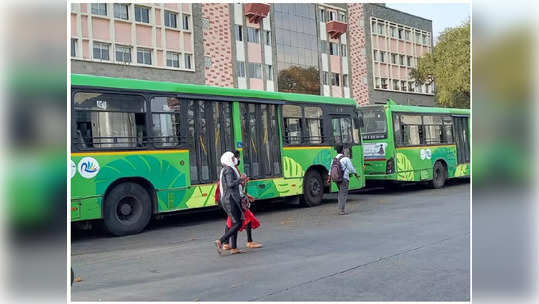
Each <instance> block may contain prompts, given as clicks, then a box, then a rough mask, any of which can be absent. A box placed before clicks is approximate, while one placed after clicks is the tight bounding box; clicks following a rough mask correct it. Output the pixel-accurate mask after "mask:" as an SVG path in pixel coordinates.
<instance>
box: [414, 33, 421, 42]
mask: <svg viewBox="0 0 539 304" xmlns="http://www.w3.org/2000/svg"><path fill="white" fill-rule="evenodd" d="M420 41H421V34H420V33H415V42H416V43H420Z"/></svg>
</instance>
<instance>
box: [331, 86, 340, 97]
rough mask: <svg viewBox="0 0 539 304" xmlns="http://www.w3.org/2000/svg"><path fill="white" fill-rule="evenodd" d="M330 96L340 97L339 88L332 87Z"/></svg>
mask: <svg viewBox="0 0 539 304" xmlns="http://www.w3.org/2000/svg"><path fill="white" fill-rule="evenodd" d="M331 96H333V97H342V93H341V87H336V86H332V87H331Z"/></svg>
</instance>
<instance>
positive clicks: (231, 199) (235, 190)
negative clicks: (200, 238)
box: [219, 167, 244, 249]
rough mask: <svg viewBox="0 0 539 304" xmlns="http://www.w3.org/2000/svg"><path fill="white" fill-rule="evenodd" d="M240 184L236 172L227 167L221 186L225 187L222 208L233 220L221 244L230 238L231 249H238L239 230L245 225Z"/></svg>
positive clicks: (221, 239)
mask: <svg viewBox="0 0 539 304" xmlns="http://www.w3.org/2000/svg"><path fill="white" fill-rule="evenodd" d="M240 183H241V180H240V178H239V177H238V176H237V174H236V172H235V171H234V169H233V168H231V167H225V168H224V171H223V176H222V181H221V184H222V186H223V196H222V197H221V206H222V207H223V209H224V210H225V212H226V214H227V215H228V216H230V219H231V220H232V227H230V229H229V230H228V231H226V230H225V234H224V235H223V236H222V237H221V238H220V239H219V240H220V241H221V243H225V242H226V240H228V239H229V238H231V239H232V243H231V244H230V247H231V248H232V249H235V248H236V247H237V239H238V230H240V228H241V225H242V223H243V219H244V216H243V211H242V209H241V199H240V187H239V186H240Z"/></svg>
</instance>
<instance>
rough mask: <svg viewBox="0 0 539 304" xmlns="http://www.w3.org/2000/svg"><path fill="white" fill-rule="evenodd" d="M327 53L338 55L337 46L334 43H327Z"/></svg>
mask: <svg viewBox="0 0 539 304" xmlns="http://www.w3.org/2000/svg"><path fill="white" fill-rule="evenodd" d="M329 54H330V55H335V56H339V46H338V45H337V44H336V43H333V42H330V43H329Z"/></svg>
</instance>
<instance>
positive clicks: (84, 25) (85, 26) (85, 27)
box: [80, 16, 88, 38]
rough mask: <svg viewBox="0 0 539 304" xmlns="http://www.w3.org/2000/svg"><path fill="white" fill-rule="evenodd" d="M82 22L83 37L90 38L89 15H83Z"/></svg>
mask: <svg viewBox="0 0 539 304" xmlns="http://www.w3.org/2000/svg"><path fill="white" fill-rule="evenodd" d="M80 23H81V30H82V37H84V38H88V17H87V16H81V17H80Z"/></svg>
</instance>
